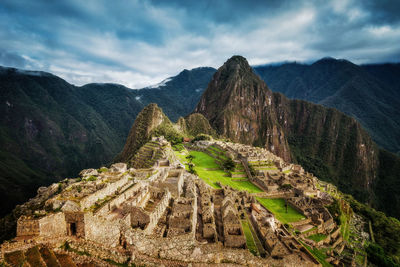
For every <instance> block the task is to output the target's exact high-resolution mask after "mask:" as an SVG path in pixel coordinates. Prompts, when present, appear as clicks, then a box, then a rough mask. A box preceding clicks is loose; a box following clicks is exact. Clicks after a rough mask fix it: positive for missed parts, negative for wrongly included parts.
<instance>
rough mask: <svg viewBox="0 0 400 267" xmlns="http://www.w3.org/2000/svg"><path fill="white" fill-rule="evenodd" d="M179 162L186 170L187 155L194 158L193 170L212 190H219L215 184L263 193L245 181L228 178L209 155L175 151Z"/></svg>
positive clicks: (198, 152)
mask: <svg viewBox="0 0 400 267" xmlns="http://www.w3.org/2000/svg"><path fill="white" fill-rule="evenodd" d="M175 154H176V155H177V157H178V158H179V160H180V161H181V162H182V163H184V164H185V167H186V169H187V170H188V169H189V168H188V160H187V159H186V157H187V156H188V155H192V156H194V158H193V160H192V163H193V164H194V165H195V167H194V170H195V171H196V172H197V175H198V176H199V177H200V178H201V179H203V180H204V181H205V182H206V183H207V184H209V185H210V186H212V187H214V188H219V186H218V184H217V182H220V183H221V184H223V185H228V186H230V187H232V188H233V189H236V190H240V191H248V192H250V193H258V192H263V191H262V190H261V189H260V188H258V187H257V186H255V185H254V184H252V183H251V182H250V181H246V178H245V179H240V180H238V179H235V178H232V177H229V176H228V173H226V172H225V171H224V170H222V168H221V167H220V166H219V165H218V164H217V163H216V162H215V159H214V158H213V157H211V156H210V155H208V154H206V153H204V152H200V151H188V150H186V149H183V150H181V151H180V152H179V151H175Z"/></svg>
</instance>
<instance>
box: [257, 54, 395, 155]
mask: <svg viewBox="0 0 400 267" xmlns="http://www.w3.org/2000/svg"><path fill="white" fill-rule="evenodd" d="M254 69H255V71H256V73H257V74H259V75H260V76H261V78H262V79H263V80H264V81H265V82H266V83H267V84H268V86H269V88H271V90H272V91H274V92H281V93H283V94H284V95H285V96H287V97H289V98H292V99H302V100H307V101H310V102H313V103H317V104H321V105H324V106H327V107H332V108H336V109H338V110H340V111H342V112H344V113H346V114H347V115H350V116H352V117H354V118H355V119H356V120H357V121H359V122H360V123H361V124H362V125H363V127H364V128H365V129H366V130H367V131H368V133H369V134H370V135H371V137H372V138H373V139H374V141H375V142H376V143H377V144H378V145H379V146H381V147H383V148H385V149H386V150H389V151H391V152H394V153H397V154H399V153H400V108H399V107H400V79H399V77H400V64H374V65H356V64H353V63H351V62H350V61H347V60H338V59H333V58H323V59H321V60H318V61H316V62H315V63H313V64H310V65H306V64H298V63H285V64H281V65H266V66H258V67H255V68H254Z"/></svg>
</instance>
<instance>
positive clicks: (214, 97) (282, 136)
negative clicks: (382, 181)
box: [195, 56, 378, 200]
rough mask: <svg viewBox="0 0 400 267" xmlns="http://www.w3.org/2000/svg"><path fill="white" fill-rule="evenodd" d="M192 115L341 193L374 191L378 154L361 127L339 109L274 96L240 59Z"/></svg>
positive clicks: (234, 60) (227, 67)
mask: <svg viewBox="0 0 400 267" xmlns="http://www.w3.org/2000/svg"><path fill="white" fill-rule="evenodd" d="M195 112H199V113H202V114H203V115H204V116H205V117H206V118H207V119H209V121H210V124H211V126H213V127H214V128H215V129H216V130H217V132H218V133H219V134H221V135H223V136H226V137H228V138H230V139H231V140H233V141H236V142H241V143H245V144H249V145H256V146H263V147H265V148H267V149H269V150H270V151H272V152H273V153H275V154H276V155H278V156H280V157H282V158H283V159H285V160H286V161H291V160H292V161H294V162H299V163H300V164H302V165H304V166H305V168H306V169H308V170H309V171H313V172H314V173H316V174H317V175H318V176H319V177H321V178H323V179H328V180H330V181H332V182H335V183H336V184H338V185H339V186H340V188H341V189H342V190H344V191H345V192H348V193H350V192H351V193H354V192H360V194H363V193H364V195H365V192H368V191H369V192H371V191H372V187H371V186H372V183H373V182H374V180H375V178H376V175H377V167H378V166H377V165H378V158H377V157H378V150H377V148H376V146H375V144H374V143H373V142H372V140H371V138H370V137H369V136H368V134H367V133H366V132H365V131H364V130H363V129H362V127H361V126H360V125H359V123H357V122H356V121H355V120H354V119H352V118H350V117H348V116H346V115H344V114H343V113H341V112H339V111H337V110H334V109H329V108H325V107H323V106H320V105H315V104H312V103H309V102H305V101H300V100H290V99H288V98H286V97H285V96H284V95H282V94H279V93H273V92H272V91H271V90H270V89H269V88H268V87H267V85H266V84H265V82H264V81H262V80H261V78H260V77H259V76H258V75H256V74H255V73H254V71H253V69H252V68H251V67H250V66H249V64H248V63H247V60H246V59H245V58H243V57H240V56H234V57H232V58H231V59H229V60H228V61H227V62H226V63H225V64H224V65H223V66H222V67H221V68H219V69H218V71H217V72H216V73H215V74H214V76H213V79H212V80H211V82H210V83H209V85H208V88H207V89H206V91H205V92H204V94H203V96H202V98H201V99H200V102H199V104H198V105H197V107H196V109H195ZM364 200H365V199H364Z"/></svg>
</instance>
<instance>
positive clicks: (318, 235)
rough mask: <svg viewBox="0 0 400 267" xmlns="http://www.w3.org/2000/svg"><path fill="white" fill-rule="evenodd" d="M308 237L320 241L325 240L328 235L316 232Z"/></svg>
mask: <svg viewBox="0 0 400 267" xmlns="http://www.w3.org/2000/svg"><path fill="white" fill-rule="evenodd" d="M307 238H308V239H311V240H313V241H315V242H317V243H318V242H319V241H321V240H324V239H325V238H326V235H324V234H314V235H310V236H309V237H307Z"/></svg>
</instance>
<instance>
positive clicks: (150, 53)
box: [0, 0, 400, 88]
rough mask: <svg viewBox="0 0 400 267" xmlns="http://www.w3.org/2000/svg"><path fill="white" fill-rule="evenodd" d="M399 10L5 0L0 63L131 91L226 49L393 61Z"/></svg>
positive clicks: (221, 0)
mask: <svg viewBox="0 0 400 267" xmlns="http://www.w3.org/2000/svg"><path fill="white" fill-rule="evenodd" d="M398 14H400V2H399V1H396V0H393V1H372V0H365V1H355V0H334V1H333V0H332V1H325V0H308V1H307V0H304V1H283V0H281V1H278V0H274V1H265V0H262V1H261V0H260V1H245V0H242V1H240V0H218V1H215V0H204V1H188V0H169V1H156V0H154V1H150V0H149V1H145V0H120V1H107V0H102V1H94V0H88V1H80V0H69V1H46V0H35V1H29V0H25V1H23V0H21V1H14V0H2V1H1V2H0V64H2V65H6V66H15V67H21V68H29V69H40V70H44V71H49V72H53V73H55V74H57V75H60V76H62V77H63V78H65V79H67V80H68V81H70V82H73V83H75V84H84V83H88V82H118V83H123V84H125V85H127V86H131V87H136V88H137V87H141V86H145V85H149V84H151V83H155V82H157V81H160V80H162V79H163V78H166V77H167V76H170V75H173V74H176V73H178V72H179V71H181V70H182V69H183V68H192V67H197V66H213V67H218V66H219V65H221V64H222V63H223V62H224V61H225V60H226V59H227V58H228V57H230V56H232V55H233V54H242V55H243V56H245V57H247V58H248V60H249V61H250V63H251V64H262V63H268V62H277V61H284V60H297V61H310V60H315V59H318V58H321V57H324V56H333V57H337V58H347V59H349V60H351V61H354V62H356V63H370V62H382V61H399V59H400V52H399V48H398V45H397V44H398V43H400V18H399V15H398Z"/></svg>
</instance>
